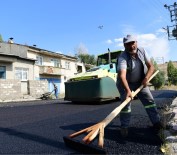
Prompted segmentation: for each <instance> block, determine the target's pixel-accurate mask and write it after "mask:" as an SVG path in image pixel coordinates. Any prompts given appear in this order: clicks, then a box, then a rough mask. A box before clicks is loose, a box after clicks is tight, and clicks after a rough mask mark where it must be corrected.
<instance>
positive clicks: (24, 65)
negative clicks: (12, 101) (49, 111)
mask: <svg viewBox="0 0 177 155" xmlns="http://www.w3.org/2000/svg"><path fill="white" fill-rule="evenodd" d="M78 72H85V66H84V64H83V63H80V62H78V61H77V58H76V57H73V56H68V55H64V54H61V53H56V52H52V51H48V50H44V49H40V48H37V47H34V46H27V45H21V44H15V43H10V42H0V79H3V80H19V81H20V82H21V93H22V94H29V85H28V82H29V81H31V80H36V81H43V80H46V81H47V82H48V88H47V91H48V92H52V91H53V89H54V87H53V84H54V83H55V84H56V85H57V87H58V90H59V94H64V93H65V86H64V83H65V82H66V81H67V80H68V79H69V78H71V77H72V76H74V75H75V74H77V73H78ZM38 88H39V87H38ZM39 89H40V88H39ZM39 92H40V91H39Z"/></svg>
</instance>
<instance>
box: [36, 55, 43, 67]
mask: <svg viewBox="0 0 177 155" xmlns="http://www.w3.org/2000/svg"><path fill="white" fill-rule="evenodd" d="M36 59H37V60H36V65H40V66H42V65H43V57H41V56H36Z"/></svg>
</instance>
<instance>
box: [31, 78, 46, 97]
mask: <svg viewBox="0 0 177 155" xmlns="http://www.w3.org/2000/svg"><path fill="white" fill-rule="evenodd" d="M46 92H48V82H47V80H29V81H28V93H29V95H30V96H33V97H35V98H38V97H40V96H41V95H42V94H44V93H46Z"/></svg>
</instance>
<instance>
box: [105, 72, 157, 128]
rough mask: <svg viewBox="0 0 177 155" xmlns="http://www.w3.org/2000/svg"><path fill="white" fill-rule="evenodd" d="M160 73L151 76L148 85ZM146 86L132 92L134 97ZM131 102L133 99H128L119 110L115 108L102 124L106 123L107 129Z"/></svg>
mask: <svg viewBox="0 0 177 155" xmlns="http://www.w3.org/2000/svg"><path fill="white" fill-rule="evenodd" d="M158 72H159V70H157V71H156V72H155V73H154V74H153V75H151V77H150V78H149V80H148V81H147V83H148V82H149V81H150V80H151V79H152V78H153V77H154V76H156V74H157V73H158ZM143 87H144V86H143V85H141V86H140V87H139V88H138V89H137V90H136V91H135V92H132V96H133V97H134V96H136V94H138V93H139V92H140V90H141V89H142V88H143ZM130 101H131V98H130V97H128V98H127V99H126V100H125V101H124V102H123V103H122V104H121V105H120V106H118V107H117V108H115V109H114V110H113V111H112V112H111V113H110V114H109V115H108V116H107V117H106V118H105V119H104V120H103V121H102V122H103V123H104V127H106V126H107V125H108V124H109V123H110V122H111V121H112V120H113V119H114V118H115V117H116V116H117V115H118V114H119V113H120V111H121V110H122V109H123V108H124V107H125V106H126V105H127V104H128V103H129V102H130Z"/></svg>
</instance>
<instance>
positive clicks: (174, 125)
mask: <svg viewBox="0 0 177 155" xmlns="http://www.w3.org/2000/svg"><path fill="white" fill-rule="evenodd" d="M168 112H169V113H174V114H175V115H174V117H173V118H172V119H171V120H170V121H169V122H168V124H167V125H168V126H169V128H168V129H166V130H164V145H165V147H161V150H162V152H163V153H164V154H166V155H176V154H177V97H176V98H175V99H174V100H173V101H172V104H171V105H170V107H169V110H168Z"/></svg>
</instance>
